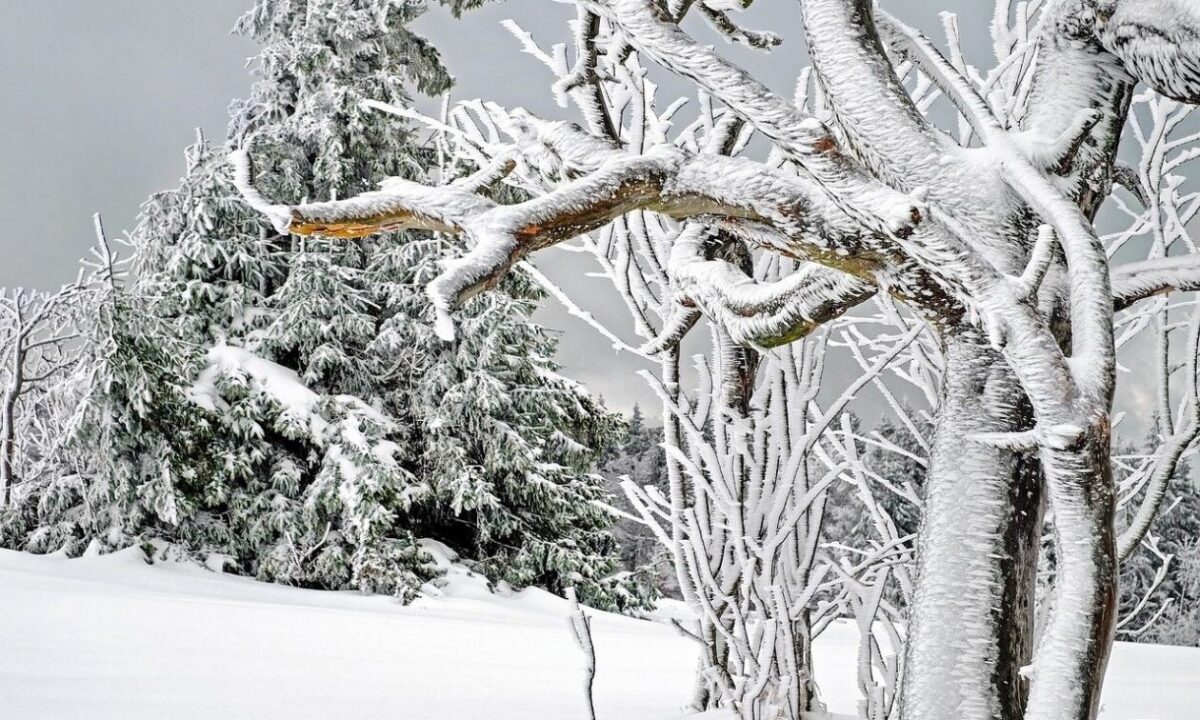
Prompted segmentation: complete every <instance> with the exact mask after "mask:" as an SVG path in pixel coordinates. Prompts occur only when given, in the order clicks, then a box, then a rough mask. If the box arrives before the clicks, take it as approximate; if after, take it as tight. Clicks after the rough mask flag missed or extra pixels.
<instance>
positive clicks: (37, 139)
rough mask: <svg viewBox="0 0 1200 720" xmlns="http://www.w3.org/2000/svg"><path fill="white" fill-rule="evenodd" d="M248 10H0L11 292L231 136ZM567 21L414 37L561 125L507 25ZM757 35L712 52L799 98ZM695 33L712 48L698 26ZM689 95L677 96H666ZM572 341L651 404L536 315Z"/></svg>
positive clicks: (0, 270)
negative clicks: (199, 131) (198, 147)
mask: <svg viewBox="0 0 1200 720" xmlns="http://www.w3.org/2000/svg"><path fill="white" fill-rule="evenodd" d="M251 2H252V0H202V1H199V2H198V1H197V0H37V1H36V2H35V1H33V0H0V67H2V68H3V73H0V216H2V217H4V218H5V230H6V232H5V233H4V235H3V236H2V237H0V286H13V285H30V286H35V287H43V288H48V287H53V286H56V285H58V284H61V283H62V282H64V281H66V280H69V279H70V278H71V277H72V276H73V274H74V267H75V261H76V260H77V258H78V257H79V256H80V255H81V254H82V253H84V252H85V251H86V249H87V247H88V246H89V245H90V244H91V241H92V235H91V232H92V231H91V215H92V213H93V212H97V211H99V212H102V213H103V214H104V217H105V220H106V222H107V225H108V227H109V230H110V232H112V233H114V234H116V233H118V232H120V230H122V229H128V228H129V227H130V226H131V224H132V222H133V219H134V217H135V216H136V214H137V210H138V206H139V205H140V204H141V203H142V202H143V201H144V200H145V199H146V197H147V196H148V195H149V194H150V193H151V192H153V191H156V190H160V189H164V188H169V187H173V186H175V185H176V184H177V183H178V178H179V177H180V175H181V174H182V172H183V149H184V148H185V147H186V146H187V145H188V144H190V142H191V141H192V138H193V133H194V129H195V128H196V127H200V128H203V129H204V131H205V132H206V133H207V134H208V135H209V136H210V137H213V138H220V137H222V136H223V135H224V130H225V122H226V110H227V108H228V105H229V103H230V101H231V100H233V99H234V98H236V97H240V96H243V95H245V93H246V91H247V89H248V87H249V84H250V76H249V73H248V71H247V70H246V68H245V62H246V59H247V58H248V57H250V56H251V55H253V54H254V53H255V51H256V48H255V46H254V45H253V43H250V42H248V41H246V40H244V39H241V38H236V37H233V36H231V35H230V33H229V30H230V28H231V27H232V26H233V23H234V21H235V19H236V18H237V17H238V16H239V14H240V13H241V12H243V11H244V10H245V9H247V8H248V7H249V6H250V5H251ZM885 5H888V6H890V8H891V9H892V10H893V11H894V12H897V13H898V14H899V15H901V16H902V17H903V18H904V19H906V20H907V21H909V22H911V23H913V24H914V25H917V26H919V27H922V28H925V29H927V30H929V31H931V32H934V33H937V34H938V35H939V36H940V32H938V27H939V21H938V18H937V14H938V12H939V11H940V10H942V9H947V8H949V9H959V10H962V9H963V8H974V9H975V10H976V12H975V13H973V14H972V13H971V12H970V11H967V12H965V13H964V14H963V17H962V24H963V30H964V40H965V42H964V45H965V46H966V48H967V51H968V54H969V56H971V57H981V56H986V54H987V53H988V52H989V47H990V42H989V39H988V37H987V33H986V23H987V13H981V12H978V11H979V10H980V9H981V8H984V7H986V6H988V5H990V3H985V2H984V1H983V0H944V1H943V2H938V3H932V2H928V0H890V1H888V2H885ZM571 14H572V11H571V9H570V7H569V6H566V5H562V4H557V3H554V2H551V1H550V0H536V1H535V0H524V2H520V3H514V2H496V3H493V4H491V5H489V6H488V7H485V8H483V9H481V10H477V11H474V12H472V13H469V14H468V15H467V16H466V17H465V18H464V19H462V20H454V19H452V18H451V17H450V16H449V14H448V13H447V12H446V11H444V10H442V9H441V8H440V7H435V8H433V9H431V10H430V12H429V13H428V14H427V15H426V16H425V17H423V18H421V19H420V20H419V21H418V23H417V25H416V27H417V29H418V30H420V31H422V32H423V33H425V34H426V35H428V36H429V37H430V38H431V39H432V40H433V41H434V42H435V44H436V45H437V46H438V47H439V48H440V49H441V50H442V53H443V56H444V59H445V61H446V63H447V65H448V66H449V67H450V69H451V71H452V72H453V73H454V74H455V76H456V77H457V78H458V85H457V88H456V90H455V91H454V96H455V97H456V98H458V99H468V98H474V97H484V98H485V99H492V100H496V101H498V102H500V103H502V104H504V105H507V106H510V107H511V106H524V107H527V108H529V109H531V110H534V111H536V112H539V113H541V114H543V115H546V116H550V117H565V118H570V119H574V118H572V117H571V116H570V114H569V112H568V111H564V110H561V109H559V108H558V107H557V106H556V105H555V104H554V103H553V101H552V99H551V98H550V96H549V93H548V86H549V83H550V77H549V74H548V71H546V69H545V68H544V67H543V66H542V65H541V64H540V63H539V62H538V61H537V60H536V59H534V58H532V57H530V56H528V55H524V54H522V53H521V52H519V47H518V45H517V43H516V41H515V39H513V38H512V36H510V35H509V34H508V32H507V31H505V30H503V29H502V28H500V27H499V21H500V20H502V19H505V18H508V17H513V18H516V19H517V20H518V22H520V23H521V24H522V25H523V26H524V27H525V29H526V30H528V31H530V32H532V33H533V34H534V36H535V37H536V38H537V39H538V40H543V41H547V42H546V44H547V45H548V44H549V43H550V42H562V41H565V40H567V30H566V25H565V22H564V21H565V19H566V18H568V17H570V16H571ZM747 18H748V20H749V22H748V23H747V24H749V25H751V26H753V27H758V28H769V29H771V30H773V31H775V32H777V33H779V34H780V35H782V36H783V37H784V39H785V42H784V44H783V45H782V46H781V47H780V48H778V49H776V50H775V51H774V52H773V53H770V54H767V53H761V52H755V51H750V50H746V49H744V48H741V47H740V46H730V45H727V44H726V43H724V42H723V41H722V40H720V39H716V38H715V37H714V38H713V40H712V42H713V43H714V44H715V45H717V46H718V47H719V48H721V50H722V52H724V53H725V54H726V55H727V56H729V57H731V58H733V59H734V60H735V61H737V62H738V63H739V64H742V65H743V66H745V67H746V68H747V69H749V70H751V71H752V72H754V73H755V74H756V75H757V76H758V77H760V78H761V79H763V80H764V81H765V82H766V83H767V84H768V85H770V86H771V87H772V88H773V89H775V90H777V91H778V92H780V93H782V94H790V93H791V89H792V84H793V82H794V78H795V76H796V73H797V72H798V70H799V69H800V68H801V67H803V66H804V65H805V64H806V59H805V56H804V52H803V44H802V42H801V38H800V34H801V30H800V26H799V19H798V6H797V4H796V3H795V2H794V1H793V0H760V2H759V6H756V7H755V8H754V9H752V11H751V12H750V13H748V14H747ZM691 29H692V30H693V31H697V32H699V33H703V32H704V30H703V28H702V26H693V27H692V28H691ZM672 91H679V92H684V91H685V88H684V86H682V85H675V86H674V87H672V86H671V85H670V83H667V84H666V86H665V87H664V96H666V95H670V94H672ZM538 264H539V265H541V266H542V267H543V268H544V269H545V270H546V271H547V273H548V274H550V275H551V276H552V277H553V278H556V279H557V280H558V281H559V282H560V283H562V284H564V285H567V286H568V287H569V289H570V290H571V293H572V295H573V296H575V297H577V298H578V299H579V301H580V303H581V304H582V305H585V306H586V307H587V309H589V310H592V311H593V312H594V313H595V314H596V315H597V316H598V317H599V318H600V319H601V320H602V321H604V322H605V323H606V324H609V325H610V326H612V327H613V328H614V329H616V330H624V329H625V327H626V325H627V321H626V320H625V313H624V311H623V309H621V308H620V307H619V300H617V299H616V298H615V297H614V295H613V293H612V291H611V290H610V289H609V288H608V284H607V281H604V280H599V279H590V278H586V277H584V273H586V272H589V271H592V270H594V269H595V268H594V267H592V266H591V265H590V264H589V263H588V262H587V261H586V259H585V258H583V257H582V256H578V255H570V254H567V253H563V252H555V251H550V252H547V253H544V254H543V255H541V256H539V258H538ZM538 317H539V320H540V321H541V322H542V323H543V324H546V325H547V326H550V327H553V328H556V329H559V330H562V331H563V332H564V333H565V339H564V342H563V343H562V346H561V351H560V360H561V361H562V362H563V364H564V366H565V369H566V372H567V373H568V374H569V375H571V376H573V377H575V378H577V379H579V380H581V381H583V382H584V383H585V384H586V385H587V386H588V387H590V388H591V389H592V390H593V391H594V392H597V393H600V394H602V395H604V397H605V398H606V399H607V400H608V401H609V404H610V405H611V406H613V407H614V408H616V409H621V410H628V409H629V408H630V407H631V406H632V404H633V403H634V402H642V403H643V404H653V403H654V399H653V396H652V394H651V393H650V392H649V390H648V389H647V388H646V386H645V383H644V382H643V381H641V380H640V379H638V378H636V377H635V376H634V374H633V370H634V369H636V368H637V367H638V365H637V363H636V362H635V361H633V360H631V359H630V358H629V357H628V356H625V355H619V354H618V353H617V352H616V351H614V350H613V349H612V348H611V347H610V346H609V343H608V342H607V341H605V340H604V339H602V338H601V337H599V336H598V335H597V334H596V333H595V332H594V331H593V330H591V329H590V328H588V327H587V326H586V325H584V324H582V323H581V322H579V321H577V320H575V319H573V318H571V317H569V316H567V315H566V314H565V313H563V312H562V311H561V310H560V309H558V308H556V307H553V306H549V307H547V308H546V309H545V310H543V311H541V312H540V313H539V316H538Z"/></svg>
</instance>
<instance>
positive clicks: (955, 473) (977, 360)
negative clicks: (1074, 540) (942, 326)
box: [902, 331, 1042, 720]
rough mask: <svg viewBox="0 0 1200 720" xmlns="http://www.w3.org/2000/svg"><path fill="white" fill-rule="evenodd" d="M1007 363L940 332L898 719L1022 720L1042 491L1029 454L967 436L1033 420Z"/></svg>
mask: <svg viewBox="0 0 1200 720" xmlns="http://www.w3.org/2000/svg"><path fill="white" fill-rule="evenodd" d="M1022 398H1023V393H1022V392H1021V388H1020V386H1019V384H1018V383H1017V381H1016V378H1015V377H1013V375H1012V373H1011V371H1009V370H1008V367H1007V365H1006V364H1005V363H1004V362H1003V360H1002V359H1000V358H999V357H998V356H997V355H996V353H995V352H993V351H992V350H990V349H988V348H987V347H985V346H983V345H982V344H979V342H978V340H977V339H975V338H973V337H972V333H970V332H969V331H968V332H961V331H956V332H954V333H947V347H946V370H945V376H944V380H943V387H942V398H941V407H940V409H939V412H938V418H937V426H936V428H935V431H934V432H935V434H934V441H933V448H932V454H931V458H930V470H929V475H928V477H927V479H926V482H925V512H924V517H923V519H922V524H921V528H920V531H919V534H918V545H919V548H918V558H919V559H918V566H917V579H916V586H915V589H914V597H913V603H912V607H911V609H910V625H909V628H910V637H909V642H908V647H907V652H908V662H907V663H906V667H907V668H908V671H907V676H906V677H905V680H904V692H903V696H902V717H903V718H905V720H994V719H1001V720H1018V719H1019V718H1021V717H1022V715H1023V713H1024V709H1025V702H1026V697H1027V692H1028V688H1027V685H1026V683H1025V681H1024V679H1023V678H1022V677H1021V675H1020V670H1021V668H1022V667H1024V666H1025V665H1027V664H1028V663H1029V660H1030V656H1031V653H1032V639H1033V638H1032V635H1033V603H1034V590H1035V584H1036V577H1037V557H1038V555H1037V551H1038V543H1039V538H1040V534H1041V526H1042V489H1041V484H1040V474H1039V470H1038V466H1037V463H1036V462H1035V461H1034V460H1032V459H1030V458H1029V457H1022V456H1021V455H1019V454H1016V453H1013V452H1010V451H1005V450H1000V449H996V448H992V447H988V446H985V445H982V444H980V443H977V442H973V441H972V440H970V436H971V435H972V434H974V433H982V432H1002V431H1012V430H1017V429H1022V427H1023V426H1026V425H1027V424H1028V423H1029V422H1030V420H1029V418H1030V411H1029V409H1028V407H1027V405H1026V404H1025V402H1024V401H1023V400H1022Z"/></svg>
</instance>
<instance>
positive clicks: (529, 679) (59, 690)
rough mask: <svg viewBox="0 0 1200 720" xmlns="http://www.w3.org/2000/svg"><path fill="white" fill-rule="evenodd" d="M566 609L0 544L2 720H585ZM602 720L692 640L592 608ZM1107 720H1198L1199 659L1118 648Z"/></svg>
mask: <svg viewBox="0 0 1200 720" xmlns="http://www.w3.org/2000/svg"><path fill="white" fill-rule="evenodd" d="M567 611H568V608H567V605H566V603H565V601H563V600H560V599H558V598H556V597H553V596H551V595H549V594H547V593H544V592H541V591H537V590H530V591H525V592H521V593H517V594H514V595H512V596H508V597H504V596H497V595H493V594H491V593H489V592H488V591H487V589H486V587H485V586H484V585H483V584H482V583H481V582H480V581H478V580H477V579H475V578H471V577H468V576H467V575H465V574H464V573H462V572H461V571H454V572H453V573H452V576H451V581H450V582H449V584H448V585H447V587H446V588H445V590H444V592H443V596H442V597H438V598H430V599H424V600H420V601H418V602H417V603H416V604H415V605H412V606H409V607H400V606H399V605H397V604H396V603H394V602H392V601H391V600H389V599H386V598H378V597H363V596H361V595H357V594H353V593H328V592H318V591H311V590H299V589H294V588H287V587H280V586H276V585H267V584H263V583H257V582H254V581H252V580H247V579H244V578H236V577H230V576H225V575H218V574H214V573H211V572H208V571H206V570H204V569H203V568H199V567H195V566H191V565H184V564H175V563H159V564H156V565H148V564H146V563H145V562H144V561H143V560H142V558H141V554H140V552H139V551H136V550H135V551H126V552H124V553H119V554H116V555H110V556H107V557H93V558H84V559H79V560H67V559H64V558H60V557H36V556H32V555H25V554H20V553H14V552H7V551H0V718H4V719H5V720H8V719H12V720H49V719H51V718H54V719H56V720H57V719H62V720H68V719H69V720H108V719H110V718H111V719H112V720H138V719H140V718H147V719H149V718H153V719H154V720H163V719H169V720H187V719H189V718H196V719H204V720H213V719H216V718H220V719H221V720H245V719H250V718H263V719H266V718H271V719H274V718H287V719H288V720H307V719H309V718H312V719H314V720H315V719H318V718H319V719H320V720H329V719H330V718H352V719H353V720H369V719H374V718H390V719H394V720H581V719H582V718H584V717H585V716H584V709H583V703H582V691H581V678H582V675H581V673H582V668H583V659H582V657H581V656H580V653H579V650H578V649H577V647H576V646H575V645H574V643H573V641H572V639H571V635H570V633H569V631H568V629H567V624H566V619H565V618H566V613H567ZM594 629H595V633H596V645H597V655H598V665H599V669H598V675H597V678H596V685H597V713H598V716H599V720H670V719H671V718H677V717H678V716H679V707H680V706H681V705H682V704H683V703H684V701H685V700H686V699H687V696H688V690H689V686H690V673H691V670H692V666H693V659H694V656H695V649H694V646H693V645H692V644H691V643H690V642H689V641H688V640H686V639H683V638H682V637H681V636H680V635H679V634H677V633H676V632H675V631H674V630H673V629H671V628H670V627H667V626H665V625H662V624H657V623H651V622H646V621H638V620H631V619H629V618H623V617H618V616H614V615H608V614H597V616H596V619H595V621H594ZM855 641H856V638H855V633H854V630H853V628H852V627H851V626H849V625H839V626H835V627H834V628H832V629H831V630H830V631H829V632H828V633H826V635H825V636H824V637H823V638H822V639H821V640H820V641H818V643H817V661H818V663H819V666H818V680H819V681H820V683H821V685H822V688H823V689H824V691H825V694H826V698H827V701H828V704H829V705H830V709H831V710H833V711H835V712H839V713H851V712H853V709H854V704H855V698H856V695H855V692H856V690H855V684H854V654H855ZM1104 705H1105V712H1104V718H1105V719H1106V720H1151V719H1153V720H1194V719H1195V718H1196V717H1197V712H1198V710H1197V708H1200V650H1194V649H1181V648H1166V647H1157V646H1145V645H1140V646H1139V645H1124V644H1122V645H1119V646H1118V647H1117V650H1116V653H1115V657H1114V659H1113V662H1112V670H1111V672H1110V675H1109V680H1108V684H1107V688H1106V692H1105V696H1104Z"/></svg>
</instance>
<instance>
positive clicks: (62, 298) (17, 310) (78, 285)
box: [0, 273, 87, 508]
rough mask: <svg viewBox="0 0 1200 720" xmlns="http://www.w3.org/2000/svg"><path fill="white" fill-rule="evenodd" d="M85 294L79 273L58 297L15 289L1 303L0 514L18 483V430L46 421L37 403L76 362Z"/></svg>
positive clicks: (19, 438) (56, 293)
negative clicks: (80, 318)
mask: <svg viewBox="0 0 1200 720" xmlns="http://www.w3.org/2000/svg"><path fill="white" fill-rule="evenodd" d="M86 290H87V286H86V283H85V282H84V280H83V275H82V273H81V274H80V278H79V279H78V280H76V281H75V282H74V283H71V284H69V285H65V286H63V287H62V288H61V289H60V290H58V291H57V292H53V293H48V292H40V291H37V290H29V289H25V288H16V289H13V290H10V291H8V292H6V293H5V294H4V295H3V297H0V360H2V361H3V367H2V368H0V383H3V398H2V399H0V508H2V507H4V506H6V505H7V504H8V493H9V490H10V488H11V487H12V485H13V484H14V483H15V482H17V481H18V480H19V474H20V469H19V468H20V467H21V466H22V462H21V460H22V457H21V456H22V441H23V440H26V439H28V438H23V437H22V436H21V433H20V428H21V427H22V426H25V427H36V426H37V424H38V423H39V422H40V421H41V420H43V419H44V418H39V417H38V403H39V401H40V400H41V399H44V398H45V397H46V396H47V394H48V392H49V389H50V385H51V384H52V383H53V382H54V381H56V380H59V379H61V378H62V377H64V376H65V374H66V373H68V372H69V371H70V369H71V368H72V367H73V366H74V364H75V362H76V360H77V357H78V352H77V351H78V347H79V338H80V333H79V329H78V324H77V323H78V319H79V308H80V302H81V301H83V299H84V295H85V294H86ZM29 449H32V448H29Z"/></svg>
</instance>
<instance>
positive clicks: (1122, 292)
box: [1112, 255, 1200, 310]
mask: <svg viewBox="0 0 1200 720" xmlns="http://www.w3.org/2000/svg"><path fill="white" fill-rule="evenodd" d="M1112 288H1113V301H1114V303H1115V304H1116V308H1117V309H1118V310H1123V309H1125V308H1128V307H1129V306H1131V305H1133V304H1134V303H1136V302H1138V301H1139V300H1145V299H1146V298H1149V297H1152V296H1154V295H1161V294H1164V293H1169V292H1174V291H1191V290H1200V256H1196V255H1183V256H1177V257H1164V258H1157V259H1153V260H1145V261H1142V262H1136V263H1128V264H1126V265H1119V266H1117V267H1116V268H1114V269H1113V271H1112Z"/></svg>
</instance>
